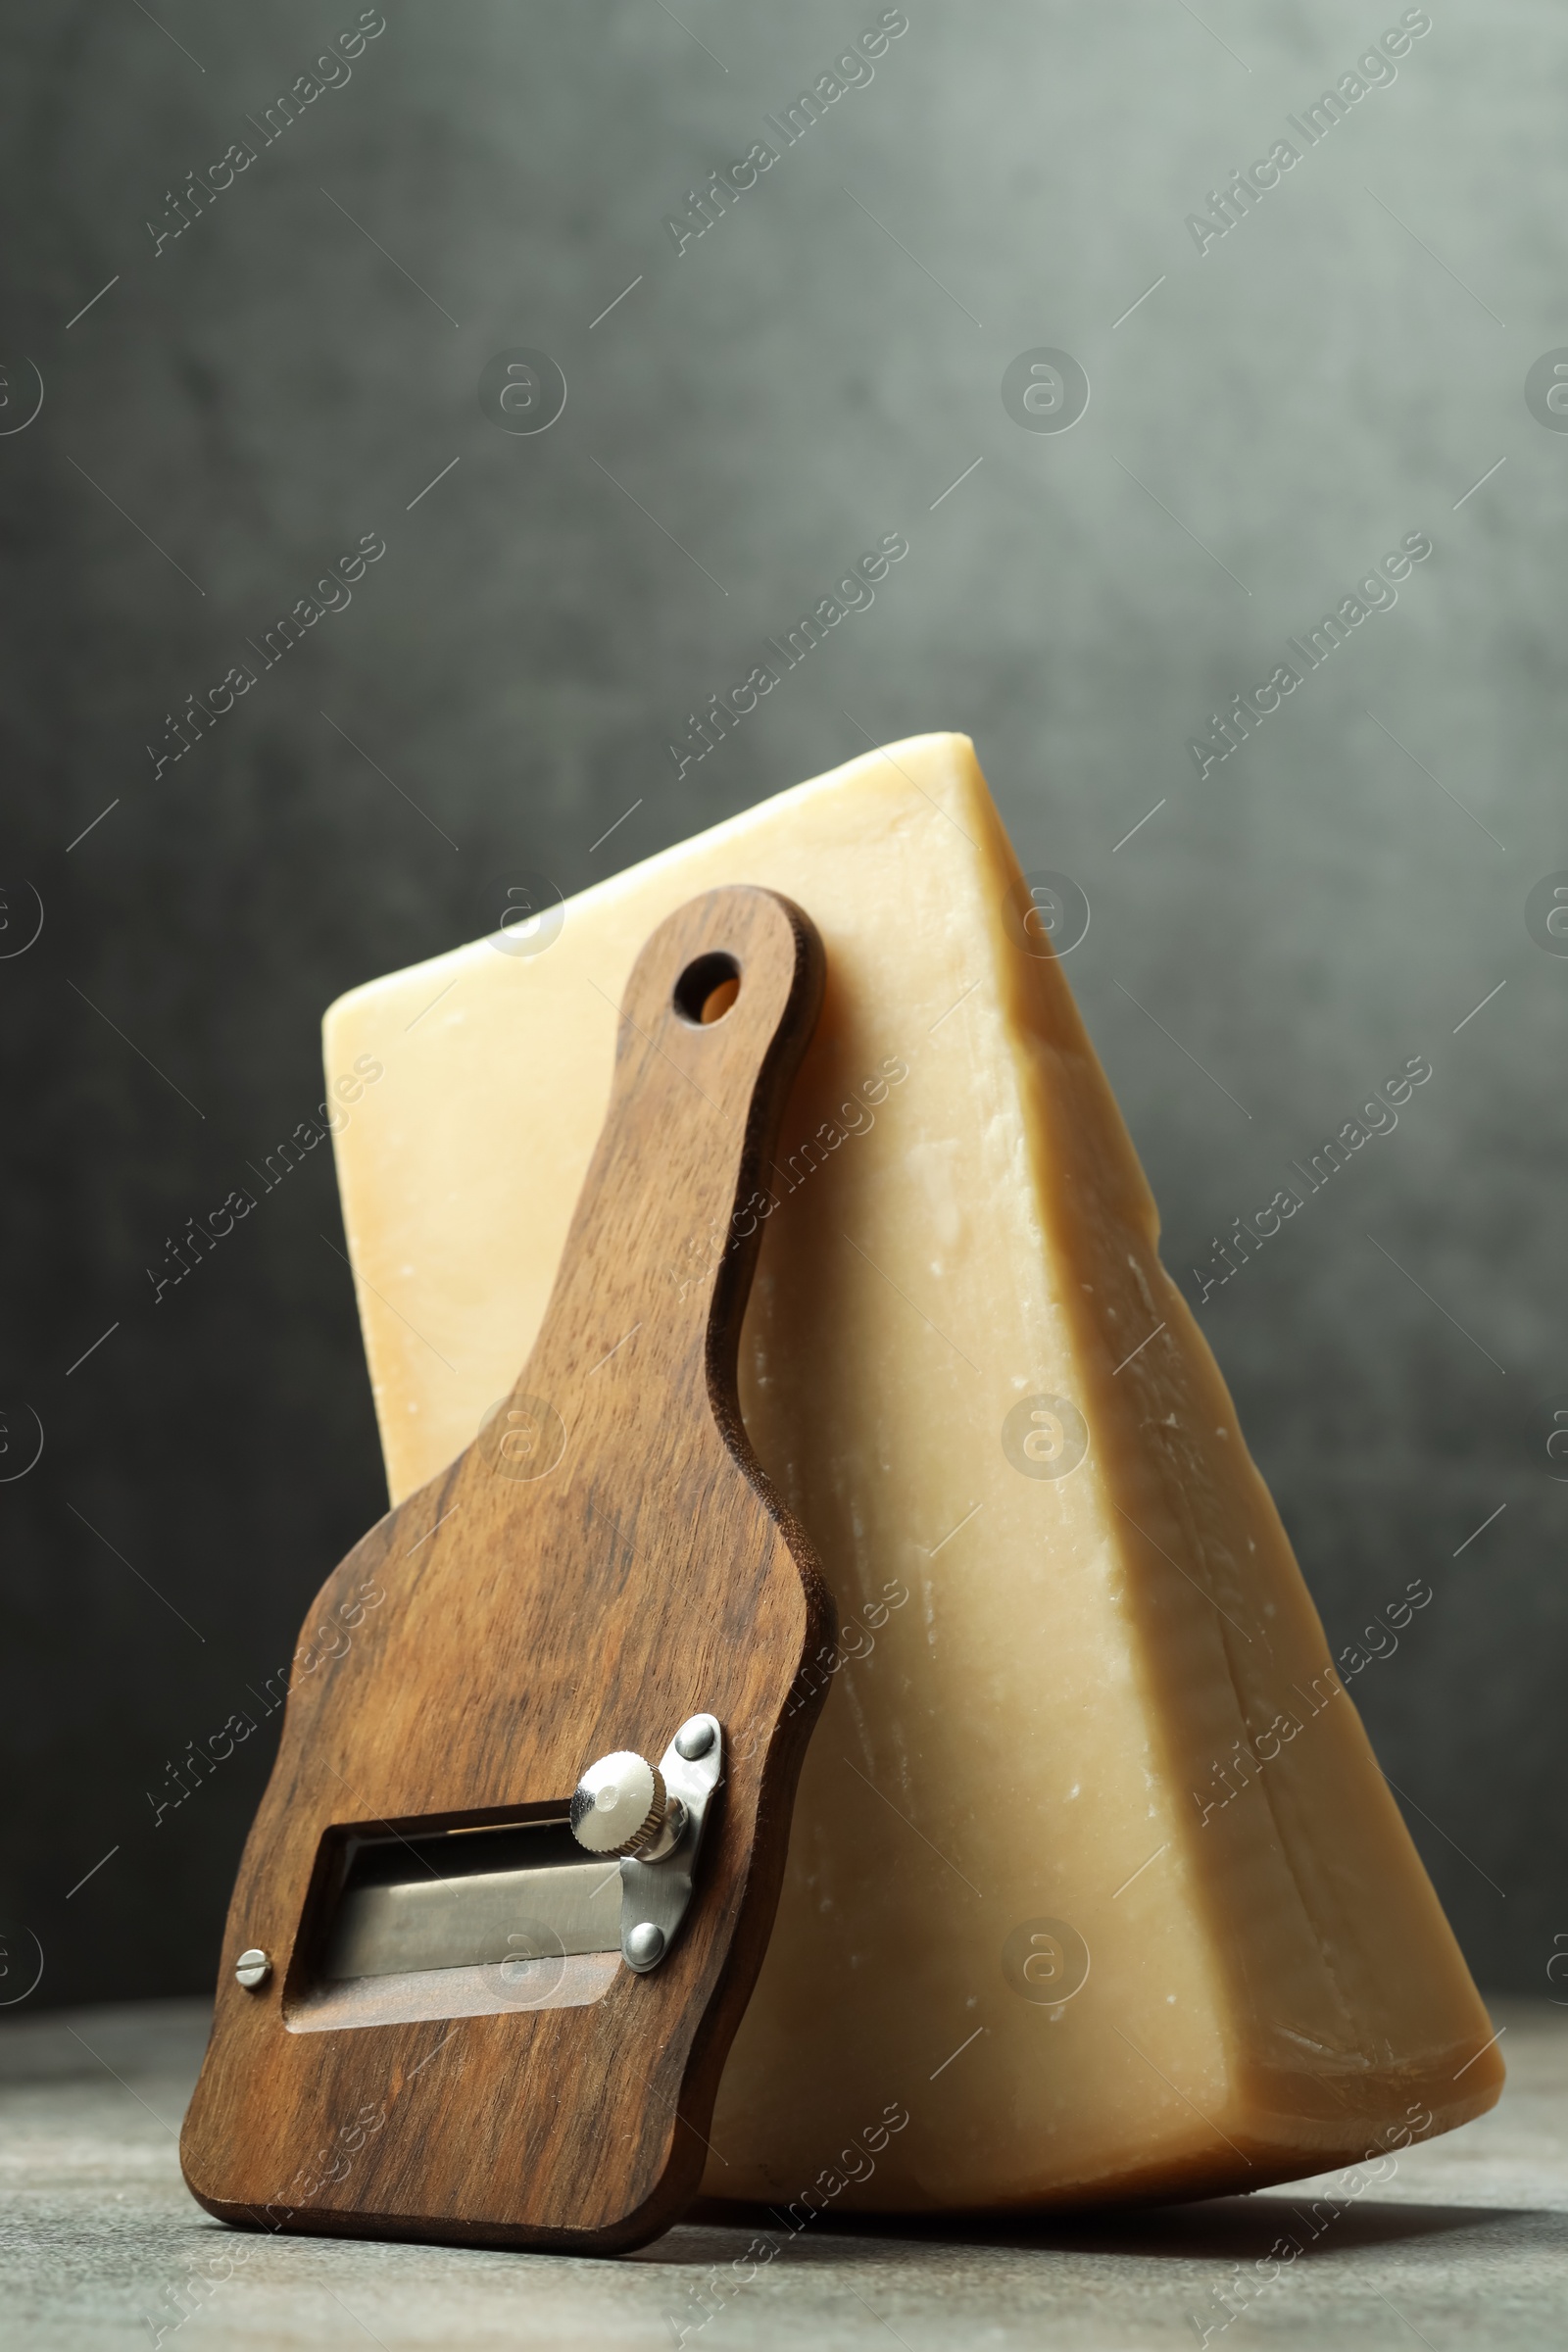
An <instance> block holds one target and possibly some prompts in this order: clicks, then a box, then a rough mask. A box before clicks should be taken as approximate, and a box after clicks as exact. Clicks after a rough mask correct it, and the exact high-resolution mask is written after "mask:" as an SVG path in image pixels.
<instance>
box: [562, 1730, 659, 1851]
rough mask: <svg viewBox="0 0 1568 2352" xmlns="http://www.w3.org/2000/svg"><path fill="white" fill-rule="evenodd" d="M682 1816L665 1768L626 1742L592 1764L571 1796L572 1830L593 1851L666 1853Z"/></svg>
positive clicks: (577, 1838)
mask: <svg viewBox="0 0 1568 2352" xmlns="http://www.w3.org/2000/svg"><path fill="white" fill-rule="evenodd" d="M685 1819H686V1809H685V1807H684V1806H683V1805H682V1804H681V1802H680V1799H679V1798H678V1797H672V1796H671V1795H670V1793H669V1791H668V1789H666V1788H665V1787H664V1776H663V1774H662V1773H661V1772H659V1771H658V1770H656V1768H655V1767H654V1766H653V1765H652V1764H650V1763H649V1762H648V1760H647V1758H646V1757H645V1756H639V1755H636V1754H634V1753H633V1752H632V1750H631V1749H629V1748H617V1749H616V1751H615V1753H614V1754H613V1755H610V1756H601V1757H600V1758H599V1760H598V1762H597V1763H595V1764H590V1765H589V1767H588V1769H587V1771H586V1772H585V1773H584V1774H583V1776H582V1779H581V1780H580V1781H579V1782H578V1783H577V1786H576V1789H575V1790H574V1791H573V1794H572V1799H571V1834H572V1836H573V1837H574V1838H576V1840H577V1843H578V1844H579V1845H582V1846H586V1847H587V1849H588V1851H589V1853H591V1854H636V1855H638V1856H640V1857H642V1858H643V1859H645V1860H646V1859H649V1858H651V1857H652V1856H654V1855H655V1854H656V1852H659V1853H667V1852H668V1851H669V1848H670V1847H671V1846H672V1845H673V1843H674V1842H675V1839H676V1838H678V1837H679V1835H680V1832H681V1829H682V1827H683V1825H684V1823H685Z"/></svg>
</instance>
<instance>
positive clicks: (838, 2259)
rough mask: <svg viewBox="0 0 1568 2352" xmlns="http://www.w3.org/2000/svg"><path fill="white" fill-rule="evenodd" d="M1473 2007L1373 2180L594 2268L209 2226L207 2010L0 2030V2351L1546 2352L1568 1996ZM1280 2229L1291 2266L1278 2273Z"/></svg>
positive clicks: (668, 2253) (167, 2010) (1558, 2274)
mask: <svg viewBox="0 0 1568 2352" xmlns="http://www.w3.org/2000/svg"><path fill="white" fill-rule="evenodd" d="M1494 2015H1495V2021H1496V2022H1497V2023H1498V2024H1499V2025H1500V2026H1501V2027H1502V2029H1503V2032H1504V2034H1505V2039H1504V2041H1503V2044H1502V2047H1503V2050H1504V2053H1505V2055H1506V2056H1507V2058H1508V2061H1509V2068H1510V2076H1509V2082H1508V2087H1507V2089H1506V2091H1505V2093H1504V2095H1503V2099H1502V2102H1501V2104H1500V2106H1499V2107H1497V2108H1496V2109H1495V2111H1494V2112H1493V2113H1492V2114H1491V2115H1489V2116H1486V2117H1483V2118H1482V2120H1481V2121H1480V2122H1478V2123H1475V2124H1472V2125H1470V2126H1469V2127H1468V2128H1467V2129H1466V2130H1464V2131H1458V2132H1454V2133H1451V2134H1450V2135H1449V2136H1447V2137H1446V2138H1444V2139H1439V2140H1435V2141H1433V2142H1431V2143H1429V2144H1428V2145H1426V2146H1423V2147H1419V2148H1412V2149H1409V2150H1407V2151H1405V2152H1404V2153H1403V2154H1401V2155H1400V2156H1399V2157H1398V2158H1397V2168H1396V2170H1395V2171H1394V2172H1393V2173H1392V2174H1386V2175H1385V2177H1384V2178H1382V2179H1381V2180H1380V2179H1375V2178H1374V2177H1373V2174H1372V2169H1371V2168H1367V2167H1362V2168H1358V2170H1357V2172H1356V2173H1355V2174H1353V2175H1346V2174H1343V2173H1342V2174H1335V2175H1332V2176H1329V2177H1327V2178H1326V2179H1325V2180H1322V2181H1318V2182H1301V2183H1299V2184H1298V2185H1295V2186H1293V2187H1291V2188H1289V2189H1275V2190H1270V2191H1265V2192H1263V2193H1261V2194H1259V2195H1257V2196H1254V2197H1246V2198H1223V2199H1215V2200H1212V2201H1210V2202H1207V2203H1204V2204H1197V2205H1188V2206H1179V2207H1165V2208H1162V2209H1160V2210H1157V2211H1146V2212H1143V2213H1134V2214H1122V2215H1117V2216H1103V2215H1097V2216H1093V2217H1090V2216H1068V2217H1057V2218H1056V2219H1054V2220H1048V2221H1044V2222H1041V2223H1039V2224H1034V2225H1020V2224H1018V2223H1016V2222H1008V2223H987V2224H970V2225H964V2226H954V2225H952V2224H945V2225H941V2226H929V2225H924V2226H921V2227H920V2228H918V2229H913V2228H908V2227H895V2226H893V2225H891V2224H878V2225H875V2226H860V2227H854V2226H845V2225H844V2224H842V2223H829V2222H827V2221H826V2220H824V2221H823V2222H822V2223H821V2225H820V2226H818V2227H813V2228H812V2229H809V2230H808V2231H805V2232H803V2233H801V2234H800V2235H798V2236H796V2237H794V2238H789V2237H787V2236H786V2233H785V2232H783V2231H782V2230H778V2229H774V2230H773V2231H772V2233H771V2234H772V2239H773V2242H774V2243H775V2245H776V2246H777V2249H778V2250H777V2253H776V2255H775V2257H774V2258H772V2259H770V2260H769V2261H767V2262H766V2263H763V2264H760V2265H757V2264H755V2263H754V2264H753V2265H752V2266H747V2265H746V2264H745V2263H744V2261H742V2260H741V2259H740V2258H743V2257H744V2255H745V2252H746V2249H747V2247H748V2245H750V2244H751V2243H752V2242H753V2239H754V2237H755V2235H756V2231H755V2229H753V2228H750V2227H745V2226H735V2225H733V2224H732V2223H730V2222H729V2221H727V2220H725V2221H716V2220H711V2219H709V2218H706V2217H703V2218H698V2219H694V2220H693V2221H691V2222H688V2223H686V2224H685V2225H683V2226H682V2227H681V2228H679V2229H672V2230H671V2231H670V2232H669V2233H668V2235H667V2236H665V2237H663V2238H661V2239H660V2240H659V2241H658V2242H657V2243H656V2244H654V2245H652V2246H649V2247H647V2248H645V2249H644V2250H643V2251H642V2252H641V2253H639V2254H635V2255H631V2256H627V2257H622V2258H620V2259H616V2260H610V2261H592V2260H586V2259H580V2258H575V2257H567V2256H562V2255H528V2254H502V2253H484V2252H469V2251H457V2250H453V2249H450V2248H445V2247H437V2246H408V2245H376V2244H368V2243H354V2242H349V2241H344V2242H333V2241H330V2240H322V2239H319V2238H305V2237H282V2236H279V2237H271V2238H264V2237H260V2236H256V2235H250V2234H246V2233H240V2232H235V2231H231V2230H227V2229H223V2228H222V2227H221V2225H220V2224H218V2223H215V2222H213V2221H211V2220H209V2218H208V2217H207V2216H206V2215H205V2214H204V2213H202V2212H201V2211H200V2210H199V2208H198V2207H197V2206H196V2205H195V2204H193V2203H192V2201H191V2199H190V2198H189V2196H188V2195H187V2194H186V2192H185V2189H184V2187H183V2185H182V2183H181V2180H180V2177H179V2164H178V2158H177V2154H176V2145H175V2142H176V2136H177V2131H178V2126H179V2119H180V2115H181V2112H182V2110H183V2107H184V2103H185V2100H186V2098H187V2097H188V2095H189V2092H190V2087H191V2083H192V2082H193V2080H194V2078H195V2073H196V2069H197V2066H198V2064H199V2062H200V2057H201V2051H202V2046H203V2042H204V2040H205V2035H206V2008H205V2004H203V2003H201V2002H196V2001H164V2002H152V2003H143V2004H139V2005H137V2006H134V2007H129V2006H127V2007H122V2008H100V2009H83V2010H73V2011H58V2012H54V2013H46V2014H43V2015H40V2016H36V2017H29V2018H26V2019H25V2020H23V2019H18V2020H14V2021H10V2022H7V2023H6V2024H5V2025H3V2026H0V2342H4V2343H5V2344H7V2345H10V2344H16V2345H19V2346H26V2347H28V2348H29V2352H30V2348H31V2347H33V2346H37V2347H39V2348H40V2352H52V2348H54V2347H65V2346H70V2347H72V2348H73V2352H74V2348H75V2347H78V2346H80V2347H94V2348H96V2347H100V2346H102V2347H106V2348H107V2347H110V2346H120V2345H132V2344H134V2345H141V2346H145V2345H147V2344H149V2343H154V2344H156V2343H159V2342H162V2343H169V2342H171V2341H172V2340H175V2339H176V2338H177V2340H178V2342H179V2343H180V2344H181V2346H182V2347H183V2346H189V2347H190V2352H199V2347H200V2346H202V2345H204V2344H225V2345H226V2344H232V2345H243V2346H250V2345H278V2346H293V2345H300V2346H317V2345H333V2346H338V2345H343V2346H347V2345H368V2344H381V2345H383V2346H386V2347H392V2346H405V2345H431V2344H434V2345H462V2346H465V2347H467V2346H475V2347H485V2346H491V2345H497V2346H499V2345H507V2346H517V2347H530V2348H532V2347H540V2348H541V2352H547V2348H550V2347H557V2346H560V2347H570V2348H571V2352H576V2348H577V2347H593V2348H594V2352H606V2348H611V2347H613V2348H617V2352H618V2348H619V2347H626V2352H642V2347H645V2346H646V2347H649V2348H650V2352H652V2348H653V2347H656V2346H657V2347H660V2352H668V2347H670V2346H671V2345H678V2344H680V2343H682V2342H684V2343H687V2344H697V2345H701V2346H702V2347H703V2352H729V2348H733V2352H753V2348H757V2347H770V2346H775V2345H776V2346H793V2345H797V2344H809V2345H810V2346H811V2347H812V2352H862V2347H871V2346H876V2347H881V2348H882V2352H886V2347H887V2346H888V2345H890V2344H893V2343H902V2344H904V2345H905V2346H906V2347H907V2352H928V2348H933V2347H936V2346H947V2345H963V2346H970V2345H977V2346H978V2345H984V2346H1012V2345H1020V2346H1022V2345H1028V2346H1031V2347H1037V2346H1042V2345H1045V2346H1054V2345H1063V2346H1074V2347H1079V2346H1082V2347H1085V2348H1092V2352H1101V2348H1102V2347H1104V2348H1107V2352H1142V2348H1143V2347H1145V2346H1149V2347H1157V2346H1165V2345H1176V2344H1182V2345H1192V2344H1194V2343H1198V2342H1201V2341H1204V2340H1207V2341H1209V2342H1221V2341H1223V2342H1224V2343H1225V2345H1226V2347H1227V2352H1245V2347H1246V2346H1247V2345H1248V2344H1250V2343H1254V2342H1259V2341H1266V2342H1270V2343H1276V2344H1281V2345H1288V2346H1296V2347H1299V2346H1308V2345H1310V2346H1317V2345H1324V2346H1327V2345H1333V2346H1335V2347H1341V2346H1344V2347H1348V2348H1350V2352H1362V2348H1363V2347H1364V2348H1367V2352H1370V2348H1371V2347H1377V2348H1378V2352H1382V2348H1383V2347H1385V2346H1386V2347H1390V2348H1391V2352H1392V2347H1395V2346H1401V2347H1412V2346H1415V2345H1418V2344H1423V2343H1424V2344H1426V2345H1428V2346H1430V2347H1434V2348H1435V2352H1447V2348H1448V2347H1460V2346H1463V2347H1464V2348H1465V2352H1473V2347H1475V2346H1477V2345H1479V2344H1482V2343H1485V2344H1486V2345H1487V2346H1488V2347H1489V2348H1495V2352H1504V2348H1506V2352H1513V2347H1525V2346H1530V2347H1535V2346H1541V2347H1546V2346H1550V2347H1551V2348H1552V2352H1562V2347H1563V2346H1564V2345H1565V2344H1568V2007H1564V2008H1556V2007H1554V2006H1553V2005H1552V2004H1550V2003H1547V2002H1530V2003H1525V2002H1498V2003H1496V2004H1495V2008H1494ZM1314 2229H1315V2235H1314V2234H1313V2230H1314ZM1286 2234H1291V2235H1294V2237H1295V2238H1296V2239H1297V2240H1298V2241H1299V2242H1300V2245H1301V2251H1300V2253H1299V2255H1298V2256H1296V2257H1294V2258H1292V2259H1291V2260H1290V2261H1289V2262H1288V2263H1287V2264H1285V2265H1283V2266H1282V2265H1281V2264H1279V2263H1278V2262H1271V2260H1270V2258H1269V2249H1270V2247H1271V2246H1272V2245H1274V2244H1275V2243H1276V2242H1277V2241H1279V2240H1280V2239H1281V2238H1282V2236H1284V2235H1286ZM738 2263H739V2267H737V2265H738ZM225 2274H226V2275H225ZM754 2274H755V2275H754ZM1222 2297H1228V2301H1227V2300H1222V2299H1221V2298H1222ZM1205 2331H1206V2334H1205Z"/></svg>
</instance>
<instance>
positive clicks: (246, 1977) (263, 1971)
mask: <svg viewBox="0 0 1568 2352" xmlns="http://www.w3.org/2000/svg"><path fill="white" fill-rule="evenodd" d="M271 1973H272V1963H271V1959H270V1955H269V1954H268V1953H266V1952H264V1951H263V1950H261V1948H260V1947H259V1946H258V1945H256V1944H252V1946H251V1948H250V1950H249V1951H248V1952H241V1954H240V1956H239V1958H238V1959H237V1960H236V1961H235V1963H234V1974H235V1976H236V1977H237V1978H238V1980H239V1982H240V1984H242V1985H244V1987H245V1989H246V1991H247V1992H260V1990H261V1988H262V1986H263V1985H265V1984H266V1983H267V1980H268V1978H269V1977H270V1975H271Z"/></svg>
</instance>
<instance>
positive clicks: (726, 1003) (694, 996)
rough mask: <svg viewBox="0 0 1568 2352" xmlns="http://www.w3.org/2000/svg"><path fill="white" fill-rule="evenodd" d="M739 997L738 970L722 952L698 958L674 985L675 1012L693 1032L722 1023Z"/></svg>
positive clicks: (730, 957) (739, 980)
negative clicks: (718, 1022)
mask: <svg viewBox="0 0 1568 2352" xmlns="http://www.w3.org/2000/svg"><path fill="white" fill-rule="evenodd" d="M740 993H741V967H740V965H739V964H738V963H737V962H736V960H735V958H734V956H726V955H725V954H724V953H723V951H722V950H721V949H719V950H715V951H714V953H713V954H712V955H711V956H698V957H697V960H696V961H695V962H694V963H689V964H688V965H687V966H686V969H685V970H684V971H683V972H682V974H681V976H680V978H679V979H678V980H677V981H676V983H675V1010H676V1011H677V1012H678V1013H679V1014H680V1017H681V1019H682V1020H683V1021H689V1022H690V1023H691V1025H692V1027H693V1028H694V1029H704V1028H711V1026H712V1024H713V1022H714V1021H721V1020H722V1019H723V1018H724V1015H725V1013H726V1012H728V1010H729V1008H730V1006H731V1005H733V1004H734V1002H735V1000H736V998H737V997H738V996H739V995H740Z"/></svg>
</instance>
